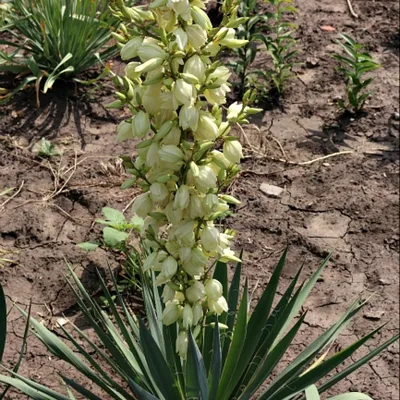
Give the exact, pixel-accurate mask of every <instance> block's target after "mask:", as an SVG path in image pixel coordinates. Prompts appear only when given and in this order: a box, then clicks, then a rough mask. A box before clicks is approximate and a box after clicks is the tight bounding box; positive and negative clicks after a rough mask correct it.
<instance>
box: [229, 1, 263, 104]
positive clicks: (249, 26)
mask: <svg viewBox="0 0 400 400" xmlns="http://www.w3.org/2000/svg"><path fill="white" fill-rule="evenodd" d="M238 14H239V15H240V17H241V18H240V19H239V21H240V22H242V23H241V25H240V26H239V27H238V28H237V37H238V38H239V39H244V40H247V41H248V43H246V44H245V45H244V46H242V47H239V48H237V49H233V52H234V53H235V60H234V62H230V63H229V64H228V65H229V66H230V67H231V68H232V69H233V72H234V73H235V74H236V76H237V77H238V82H237V84H236V85H237V92H238V93H237V95H238V97H239V98H242V97H243V94H244V93H245V92H246V91H247V90H248V89H256V90H257V93H258V95H257V97H258V98H259V99H260V98H263V97H265V96H266V95H267V91H268V85H266V84H265V82H264V81H263V79H260V75H262V74H263V72H264V71H259V70H255V69H254V68H251V65H252V64H253V62H254V60H255V58H256V54H257V43H259V42H260V40H262V39H263V37H264V35H265V32H267V30H268V25H267V23H268V19H269V17H268V15H263V14H261V12H260V7H259V5H258V4H257V1H256V0H242V1H241V2H240V4H239V11H238Z"/></svg>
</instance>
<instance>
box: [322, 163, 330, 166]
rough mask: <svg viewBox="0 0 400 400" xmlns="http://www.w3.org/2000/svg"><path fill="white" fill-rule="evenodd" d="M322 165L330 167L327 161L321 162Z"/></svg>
mask: <svg viewBox="0 0 400 400" xmlns="http://www.w3.org/2000/svg"><path fill="white" fill-rule="evenodd" d="M322 165H323V166H324V167H330V166H331V164H329V163H328V162H324V163H322Z"/></svg>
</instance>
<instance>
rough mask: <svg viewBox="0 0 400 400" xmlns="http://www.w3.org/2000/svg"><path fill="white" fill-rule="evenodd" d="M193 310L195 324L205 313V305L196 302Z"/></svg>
mask: <svg viewBox="0 0 400 400" xmlns="http://www.w3.org/2000/svg"><path fill="white" fill-rule="evenodd" d="M192 311H193V325H197V324H198V323H199V322H200V320H201V319H202V318H203V315H204V312H203V306H202V305H201V304H200V303H196V304H195V305H194V306H193V307H192Z"/></svg>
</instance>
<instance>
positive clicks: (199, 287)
mask: <svg viewBox="0 0 400 400" xmlns="http://www.w3.org/2000/svg"><path fill="white" fill-rule="evenodd" d="M205 295H206V291H205V288H204V285H203V284H202V283H201V282H199V281H194V283H193V284H192V286H190V287H189V288H187V289H186V291H185V296H186V299H187V300H189V301H190V302H191V303H197V302H198V301H202V300H203V299H204V297H205Z"/></svg>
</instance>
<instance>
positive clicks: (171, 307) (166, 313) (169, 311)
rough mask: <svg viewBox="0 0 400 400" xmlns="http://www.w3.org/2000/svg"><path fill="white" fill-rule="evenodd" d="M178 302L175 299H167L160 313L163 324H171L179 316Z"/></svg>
mask: <svg viewBox="0 0 400 400" xmlns="http://www.w3.org/2000/svg"><path fill="white" fill-rule="evenodd" d="M179 311H180V310H179V302H178V301H177V300H172V301H169V302H168V303H167V304H166V306H165V308H164V310H163V313H162V321H163V324H164V325H167V326H168V325H172V324H173V323H174V322H176V320H177V319H178V318H179Z"/></svg>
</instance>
